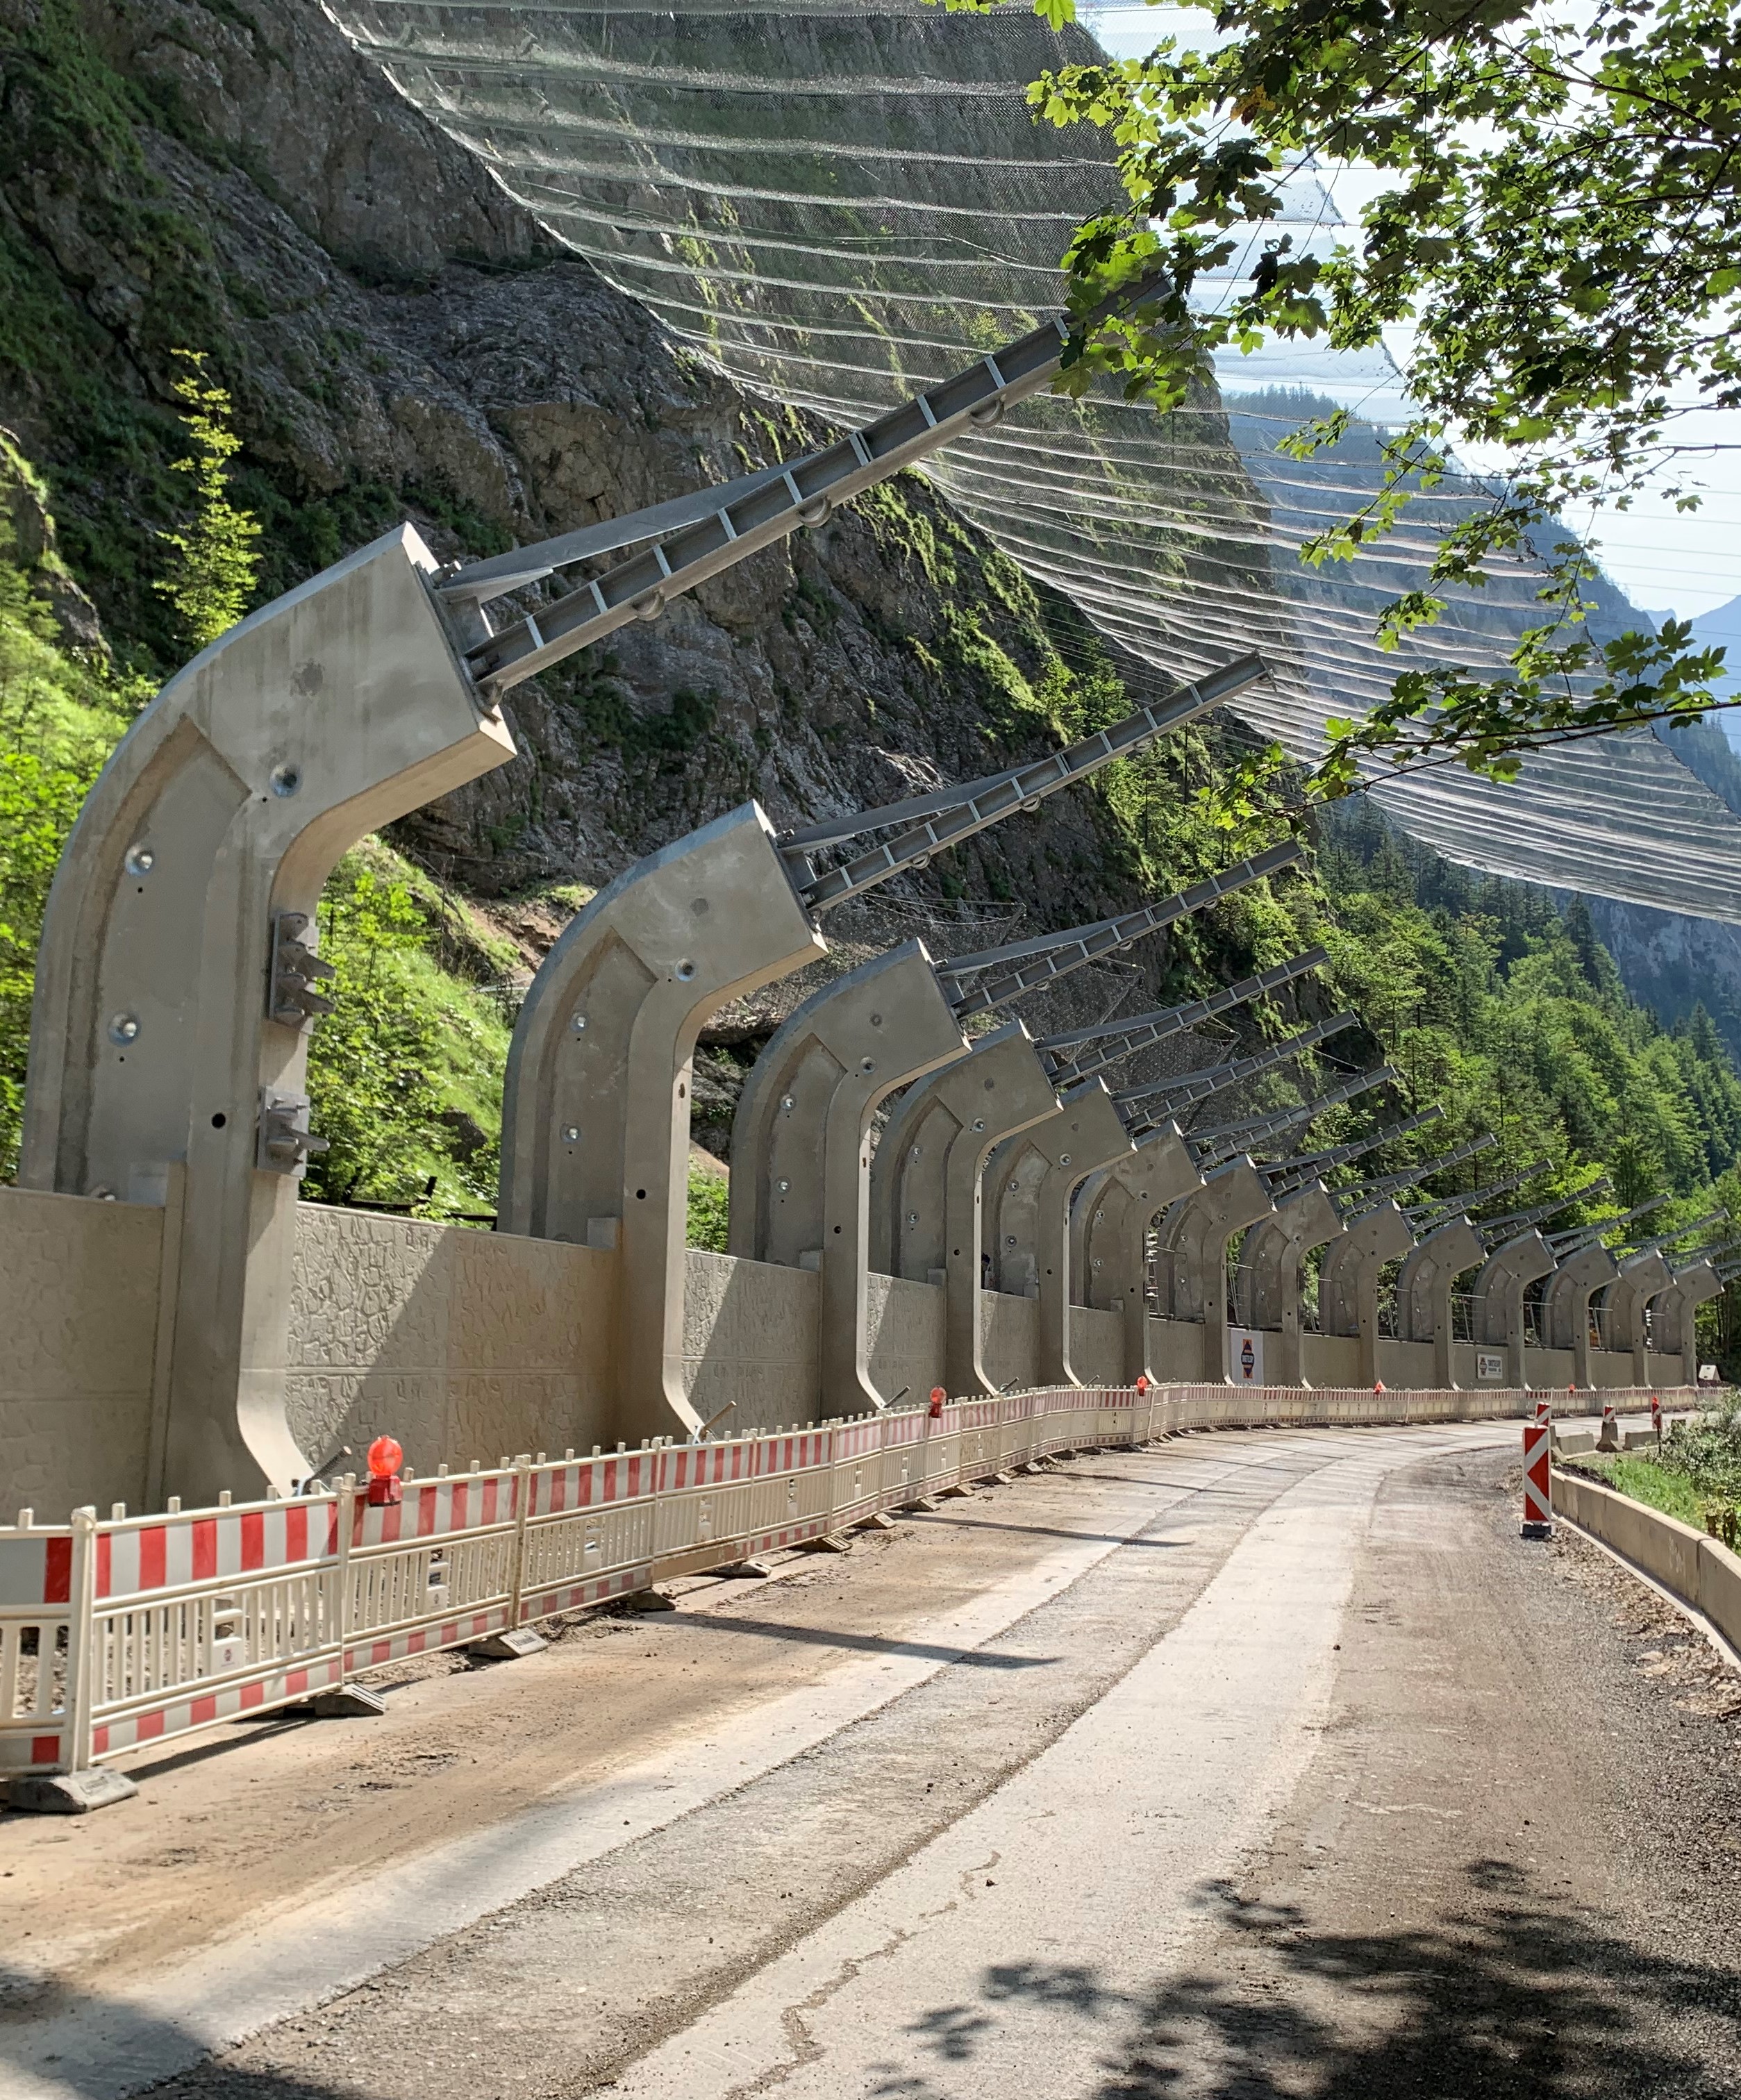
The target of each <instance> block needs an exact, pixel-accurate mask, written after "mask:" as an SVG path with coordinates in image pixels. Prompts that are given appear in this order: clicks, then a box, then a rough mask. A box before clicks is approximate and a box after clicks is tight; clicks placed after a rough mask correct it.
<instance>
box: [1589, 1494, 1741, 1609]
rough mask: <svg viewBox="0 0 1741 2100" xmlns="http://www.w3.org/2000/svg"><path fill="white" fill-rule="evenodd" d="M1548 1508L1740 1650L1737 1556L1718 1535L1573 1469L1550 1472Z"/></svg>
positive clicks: (1740, 1582) (1740, 1561) (1740, 1590)
mask: <svg viewBox="0 0 1741 2100" xmlns="http://www.w3.org/2000/svg"><path fill="white" fill-rule="evenodd" d="M1554 1508H1555V1510H1556V1511H1558V1512H1559V1513H1560V1514H1561V1515H1563V1516H1567V1517H1569V1518H1570V1519H1571V1521H1572V1522H1573V1523H1574V1524H1580V1525H1581V1526H1582V1527H1583V1529H1585V1531H1588V1532H1591V1533H1593V1534H1594V1535H1595V1537H1598V1538H1599V1539H1601V1540H1602V1542H1603V1544H1604V1545H1606V1546H1612V1547H1613V1548H1614V1550H1615V1552H1616V1553H1624V1555H1625V1556H1626V1558H1627V1559H1628V1560H1630V1561H1633V1562H1634V1563H1635V1564H1637V1566H1638V1567H1640V1568H1642V1569H1643V1570H1644V1572H1645V1573H1646V1575H1653V1576H1655V1578H1656V1580H1657V1581H1658V1582H1660V1583H1661V1584H1662V1586H1663V1587H1664V1589H1665V1590H1673V1592H1674V1594H1675V1595H1676V1596H1677V1597H1679V1598H1680V1599H1682V1601H1683V1602H1684V1603H1686V1604H1690V1605H1691V1606H1692V1607H1693V1608H1694V1609H1695V1611H1699V1612H1704V1615H1705V1617H1707V1618H1708V1620H1709V1621H1711V1623H1712V1626H1715V1627H1716V1628H1717V1631H1718V1632H1719V1633H1720V1634H1721V1635H1722V1636H1723V1638H1724V1639H1725V1640H1726V1641H1727V1642H1728V1643H1729V1644H1730V1647H1731V1648H1741V1559H1738V1558H1737V1557H1736V1555H1734V1554H1733V1553H1731V1552H1730V1550H1729V1548H1728V1547H1727V1546H1725V1545H1724V1544H1723V1543H1722V1542H1721V1540H1720V1539H1716V1538H1710V1537H1707V1536H1706V1534H1705V1533H1704V1532H1702V1531H1695V1530H1694V1529H1693V1527H1692V1526H1691V1525H1690V1524H1681V1522H1680V1521H1679V1520H1677V1519H1676V1518H1674V1517H1672V1516H1664V1515H1663V1514H1662V1513H1661V1512H1660V1511H1658V1510H1653V1509H1646V1507H1645V1506H1644V1504H1643V1503H1642V1502H1634V1501H1633V1499H1632V1498H1631V1497H1630V1496H1629V1495H1622V1494H1617V1493H1615V1491H1614V1489H1611V1488H1604V1487H1602V1486H1599V1485H1598V1484H1597V1482H1595V1481H1594V1480H1585V1479H1584V1478H1582V1477H1581V1476H1579V1475H1578V1474H1576V1473H1567V1472H1562V1471H1555V1473H1554Z"/></svg>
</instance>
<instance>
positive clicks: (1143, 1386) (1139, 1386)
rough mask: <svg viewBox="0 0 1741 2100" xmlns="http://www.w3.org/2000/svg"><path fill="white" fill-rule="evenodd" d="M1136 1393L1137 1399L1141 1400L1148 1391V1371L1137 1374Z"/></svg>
mask: <svg viewBox="0 0 1741 2100" xmlns="http://www.w3.org/2000/svg"><path fill="white" fill-rule="evenodd" d="M1136 1391H1137V1397H1138V1398H1139V1399H1140V1398H1142V1396H1144V1394H1145V1393H1147V1392H1148V1372H1147V1371H1139V1372H1138V1373H1137V1374H1136Z"/></svg>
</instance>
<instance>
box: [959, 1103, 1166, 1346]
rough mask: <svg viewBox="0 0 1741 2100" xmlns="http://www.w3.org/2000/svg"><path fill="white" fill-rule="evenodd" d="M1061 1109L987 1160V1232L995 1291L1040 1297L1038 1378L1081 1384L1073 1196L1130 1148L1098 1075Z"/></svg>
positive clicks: (1129, 1152)
mask: <svg viewBox="0 0 1741 2100" xmlns="http://www.w3.org/2000/svg"><path fill="white" fill-rule="evenodd" d="M1059 1106H1060V1113H1059V1114H1056V1116H1049V1117H1047V1118H1046V1120H1045V1121H1044V1122H1042V1123H1036V1124H1034V1126H1033V1127H1031V1128H1030V1129H1028V1130H1025V1131H1023V1132H1021V1133H1020V1135H1019V1136H1015V1137H1011V1138H1007V1139H1006V1140H1004V1142H1003V1144H1002V1145H999V1146H998V1148H997V1149H996V1150H995V1151H994V1153H993V1154H992V1155H991V1157H990V1159H989V1160H988V1161H987V1162H986V1166H985V1237H986V1240H987V1242H988V1243H989V1244H990V1246H991V1248H992V1250H993V1252H992V1274H993V1277H994V1280H995V1282H996V1284H997V1287H998V1290H1003V1291H1008V1292H1010V1293H1012V1295H1020V1293H1021V1292H1022V1291H1025V1290H1029V1289H1030V1288H1031V1290H1032V1292H1033V1294H1034V1295H1035V1296H1037V1297H1038V1299H1039V1308H1040V1311H1039V1365H1038V1370H1039V1376H1040V1382H1041V1383H1042V1384H1043V1385H1080V1384H1082V1383H1084V1382H1085V1381H1084V1380H1083V1379H1082V1378H1081V1377H1080V1376H1078V1373H1077V1370H1076V1368H1075V1366H1074V1364H1073V1361H1072V1358H1071V1348H1070V1341H1071V1336H1070V1308H1071V1305H1072V1303H1073V1298H1074V1289H1073V1285H1074V1279H1073V1276H1072V1274H1071V1267H1070V1255H1071V1246H1070V1241H1071V1234H1070V1211H1071V1203H1072V1199H1073V1197H1074V1196H1075V1193H1076V1191H1077V1190H1078V1189H1079V1188H1080V1187H1081V1185H1082V1183H1083V1181H1084V1180H1086V1178H1087V1176H1089V1175H1090V1174H1091V1173H1094V1172H1096V1171H1104V1170H1106V1169H1109V1168H1110V1167H1114V1166H1116V1165H1117V1164H1118V1163H1119V1162H1122V1161H1124V1160H1128V1159H1131V1158H1134V1157H1135V1147H1134V1146H1133V1145H1131V1139H1130V1136H1129V1134H1128V1133H1127V1132H1126V1129H1125V1127H1124V1123H1123V1121H1122V1118H1121V1117H1120V1115H1119V1114H1118V1111H1117V1109H1116V1108H1115V1107H1114V1106H1113V1097H1112V1096H1111V1095H1110V1094H1109V1092H1107V1088H1106V1082H1105V1081H1104V1079H1089V1080H1086V1082H1084V1083H1083V1084H1082V1085H1081V1086H1079V1087H1071V1088H1070V1089H1069V1092H1067V1093H1065V1094H1064V1095H1063V1096H1061V1098H1060V1105H1059Z"/></svg>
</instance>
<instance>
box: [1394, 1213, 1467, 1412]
mask: <svg viewBox="0 0 1741 2100" xmlns="http://www.w3.org/2000/svg"><path fill="white" fill-rule="evenodd" d="M1486 1253H1487V1242H1486V1241H1485V1240H1483V1238H1482V1237H1481V1235H1480V1233H1478V1232H1477V1231H1476V1230H1475V1229H1474V1226H1473V1225H1472V1224H1470V1222H1469V1220H1468V1219H1467V1218H1452V1220H1450V1221H1449V1223H1448V1224H1443V1225H1440V1226H1439V1227H1437V1228H1436V1229H1435V1230H1434V1231H1432V1232H1430V1233H1427V1234H1426V1236H1425V1237H1423V1238H1422V1239H1421V1241H1420V1242H1418V1243H1417V1246H1416V1247H1415V1249H1414V1251H1413V1253H1412V1254H1410V1255H1408V1256H1407V1257H1406V1259H1405V1260H1404V1263H1403V1266H1402V1272H1401V1273H1400V1274H1399V1277H1397V1280H1396V1330H1397V1333H1398V1334H1399V1336H1400V1337H1401V1338H1402V1339H1403V1340H1404V1341H1405V1342H1430V1343H1432V1345H1433V1383H1434V1384H1435V1386H1437V1387H1439V1389H1440V1390H1441V1391H1443V1392H1449V1391H1451V1390H1452V1387H1455V1385H1456V1383H1457V1379H1456V1376H1455V1371H1456V1367H1457V1357H1456V1352H1455V1346H1454V1345H1455V1340H1456V1331H1457V1330H1456V1326H1455V1324H1454V1322H1453V1321H1452V1312H1451V1299H1452V1294H1453V1293H1454V1292H1455V1290H1456V1289H1457V1278H1458V1277H1460V1276H1461V1275H1462V1274H1464V1273H1465V1272H1466V1271H1467V1270H1469V1269H1471V1268H1474V1266H1475V1265H1476V1264H1477V1263H1478V1262H1479V1261H1481V1260H1483V1257H1484V1256H1485V1255H1486Z"/></svg>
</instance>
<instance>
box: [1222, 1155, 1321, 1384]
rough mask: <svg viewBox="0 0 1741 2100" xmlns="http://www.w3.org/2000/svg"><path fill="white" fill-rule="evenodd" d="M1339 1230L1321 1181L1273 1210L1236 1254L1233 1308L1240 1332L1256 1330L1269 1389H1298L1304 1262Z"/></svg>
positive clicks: (1300, 1368) (1302, 1375)
mask: <svg viewBox="0 0 1741 2100" xmlns="http://www.w3.org/2000/svg"><path fill="white" fill-rule="evenodd" d="M1341 1231H1342V1218H1341V1215H1339V1213H1338V1211H1337V1208H1336V1206H1335V1204H1334V1203H1333V1202H1332V1201H1331V1200H1330V1193H1329V1190H1328V1189H1326V1188H1325V1187H1324V1184H1323V1183H1322V1182H1321V1181H1309V1182H1307V1185H1306V1186H1305V1187H1304V1188H1303V1189H1296V1190H1295V1191H1294V1193H1293V1194H1292V1195H1290V1196H1288V1197H1286V1198H1284V1199H1283V1200H1282V1201H1281V1202H1278V1203H1277V1204H1276V1211H1275V1215H1273V1216H1272V1217H1268V1218H1260V1219H1259V1220H1258V1222H1257V1224H1254V1225H1253V1226H1252V1228H1251V1229H1250V1231H1249V1232H1248V1233H1246V1235H1245V1245H1244V1246H1243V1247H1241V1250H1240V1264H1239V1268H1238V1271H1237V1272H1236V1282H1235V1288H1234V1295H1233V1308H1234V1316H1235V1317H1236V1319H1237V1321H1238V1322H1239V1324H1240V1326H1242V1327H1250V1328H1251V1329H1253V1330H1254V1331H1256V1330H1261V1331H1263V1333H1264V1334H1266V1335H1268V1336H1269V1337H1270V1338H1271V1339H1270V1340H1269V1341H1268V1342H1267V1343H1266V1344H1265V1363H1264V1376H1265V1378H1266V1379H1267V1380H1268V1382H1269V1383H1272V1384H1273V1385H1303V1384H1304V1383H1305V1382H1306V1381H1305V1376H1304V1373H1303V1371H1302V1366H1301V1358H1302V1347H1301V1342H1300V1294H1301V1290H1302V1268H1303V1266H1304V1264H1305V1260H1306V1257H1307V1255H1309V1254H1310V1253H1311V1251H1312V1249H1313V1248H1314V1247H1316V1246H1323V1245H1324V1242H1325V1241H1327V1240H1329V1241H1333V1240H1334V1239H1335V1237H1336V1236H1337V1235H1338V1233H1340V1232H1341Z"/></svg>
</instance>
